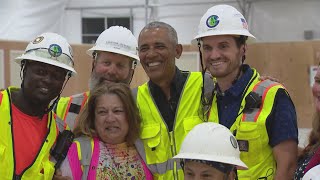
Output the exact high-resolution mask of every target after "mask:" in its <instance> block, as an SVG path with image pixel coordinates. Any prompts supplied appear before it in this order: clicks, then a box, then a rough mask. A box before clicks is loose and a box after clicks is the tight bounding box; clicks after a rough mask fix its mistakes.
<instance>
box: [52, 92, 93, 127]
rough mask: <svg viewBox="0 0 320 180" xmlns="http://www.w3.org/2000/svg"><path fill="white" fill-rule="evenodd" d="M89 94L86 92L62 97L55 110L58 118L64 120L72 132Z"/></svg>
mask: <svg viewBox="0 0 320 180" xmlns="http://www.w3.org/2000/svg"><path fill="white" fill-rule="evenodd" d="M88 95H89V92H88V91H87V92H84V93H81V94H77V95H74V96H70V97H62V98H60V100H59V101H58V104H57V106H56V108H55V111H56V114H57V115H58V117H61V118H63V120H64V121H65V122H66V123H67V125H68V126H69V128H70V129H71V130H73V129H74V126H75V124H76V121H77V117H78V115H79V113H80V111H81V109H82V108H83V107H84V105H85V104H86V102H87V100H88Z"/></svg>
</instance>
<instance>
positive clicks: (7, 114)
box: [0, 87, 57, 180]
mask: <svg viewBox="0 0 320 180" xmlns="http://www.w3.org/2000/svg"><path fill="white" fill-rule="evenodd" d="M13 90H19V89H18V88H13V87H9V88H8V89H7V90H6V91H4V92H3V99H2V103H1V105H0V114H1V119H0V127H1V131H0V137H1V138H0V177H1V178H2V179H5V178H7V179H13V177H14V171H15V170H14V164H15V162H14V159H13V157H14V151H13V141H12V126H11V125H12V119H11V100H10V92H11V91H13ZM48 118H49V120H48V128H49V130H48V134H47V137H46V139H45V140H44V142H43V144H42V147H41V149H40V152H39V154H38V155H37V157H36V159H35V161H34V162H33V164H32V165H31V166H30V167H28V169H26V170H25V171H24V172H23V175H22V177H21V179H22V180H24V179H33V180H40V179H41V180H43V179H45V180H49V179H52V177H53V174H54V171H55V169H54V163H53V162H50V161H49V154H50V150H51V148H52V146H53V144H54V142H55V140H56V137H57V129H56V123H55V120H54V115H53V113H50V114H48Z"/></svg>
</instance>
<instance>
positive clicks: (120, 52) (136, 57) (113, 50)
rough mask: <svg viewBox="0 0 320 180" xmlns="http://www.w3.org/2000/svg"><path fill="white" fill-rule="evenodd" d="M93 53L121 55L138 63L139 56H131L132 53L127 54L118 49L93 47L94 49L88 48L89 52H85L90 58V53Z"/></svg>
mask: <svg viewBox="0 0 320 180" xmlns="http://www.w3.org/2000/svg"><path fill="white" fill-rule="evenodd" d="M94 51H105V52H112V53H116V54H121V55H124V56H127V57H130V58H133V59H135V60H137V61H138V62H139V61H140V59H139V56H137V55H133V54H132V53H128V52H126V51H122V50H120V49H114V48H105V47H99V46H94V47H92V48H90V49H89V50H87V54H88V55H89V56H91V57H92V53H93V52H94Z"/></svg>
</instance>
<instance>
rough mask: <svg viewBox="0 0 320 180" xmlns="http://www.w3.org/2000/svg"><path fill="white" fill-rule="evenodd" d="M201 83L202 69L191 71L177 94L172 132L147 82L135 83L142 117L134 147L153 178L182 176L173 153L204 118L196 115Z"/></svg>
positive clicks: (179, 177) (198, 109) (197, 113)
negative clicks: (140, 141)
mask: <svg viewBox="0 0 320 180" xmlns="http://www.w3.org/2000/svg"><path fill="white" fill-rule="evenodd" d="M201 87H202V75H201V73H200V72H192V73H190V74H189V76H188V78H187V80H186V82H185V84H184V87H183V90H182V92H181V95H180V99H179V103H178V107H177V111H176V115H175V119H173V121H174V128H173V131H172V132H168V128H167V125H166V123H165V121H164V120H163V118H162V116H161V113H160V111H159V109H158V107H157V105H156V104H155V101H154V99H153V97H152V95H151V93H150V90H149V87H148V83H145V84H144V85H142V86H139V87H138V92H137V100H136V102H137V106H138V108H139V111H140V116H141V119H142V123H141V124H142V125H141V133H140V139H141V140H142V142H143V143H141V144H140V145H139V144H136V147H137V149H138V151H139V154H140V155H141V156H142V158H143V159H144V161H145V162H146V164H147V166H148V167H149V169H150V170H151V171H152V172H153V174H154V177H155V179H157V178H159V179H183V171H182V170H181V167H180V164H179V163H176V162H175V161H173V160H172V157H173V156H175V155H176V154H177V153H178V152H179V150H180V146H181V143H182V141H183V139H184V137H185V136H186V134H187V133H188V132H189V131H190V130H191V129H192V128H193V127H194V126H195V125H197V124H199V123H202V122H203V121H202V120H201V119H200V118H199V112H201V111H200V110H201V109H200V108H201V105H200V98H201ZM143 154H145V156H143Z"/></svg>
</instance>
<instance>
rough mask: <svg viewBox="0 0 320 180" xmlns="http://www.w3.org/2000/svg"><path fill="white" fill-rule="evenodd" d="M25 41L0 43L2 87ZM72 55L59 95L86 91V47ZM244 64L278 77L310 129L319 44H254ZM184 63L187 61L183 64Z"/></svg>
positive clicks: (140, 74)
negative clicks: (72, 71)
mask: <svg viewBox="0 0 320 180" xmlns="http://www.w3.org/2000/svg"><path fill="white" fill-rule="evenodd" d="M26 45H27V43H25V42H7V41H0V50H1V49H2V50H4V54H5V56H4V57H5V62H4V66H5V67H4V70H5V72H4V73H0V74H1V75H3V74H4V75H5V78H4V79H5V86H9V85H10V84H11V82H10V79H11V78H10V74H15V75H16V76H19V72H14V73H12V72H11V73H10V69H11V68H10V62H9V61H10V51H12V50H23V49H24V48H25V47H26ZM72 47H73V49H74V56H75V68H76V71H77V72H78V75H77V76H76V77H74V78H72V79H70V82H69V83H68V84H67V86H66V88H65V90H64V92H63V95H64V96H68V95H72V94H75V93H79V92H83V91H86V90H87V89H88V88H87V87H88V80H89V77H90V73H91V68H92V66H91V63H92V61H91V59H90V57H89V56H88V55H87V54H86V53H85V52H86V50H87V49H89V48H90V46H89V45H72ZM184 52H197V47H194V46H184ZM247 52H248V54H247V60H246V63H248V64H250V65H251V66H252V67H254V68H256V69H257V70H258V71H259V72H260V74H262V75H269V76H273V77H275V78H278V79H279V81H280V82H281V83H283V84H284V85H285V87H286V88H287V90H288V91H289V93H290V96H291V97H292V99H293V102H294V104H295V106H296V109H297V114H298V125H299V127H301V128H309V127H311V119H312V114H313V112H314V107H313V99H312V94H311V87H310V83H309V67H310V66H311V65H317V64H318V63H319V62H320V41H308V42H289V43H288V42H285V43H258V44H250V45H249V47H248V51H247ZM186 62H187V61H186ZM147 80H148V77H147V76H146V74H145V72H144V70H143V68H142V66H141V65H140V66H138V67H137V69H136V71H135V74H134V78H133V80H132V83H131V86H132V87H137V86H138V85H140V84H142V83H144V82H146V81H147Z"/></svg>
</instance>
